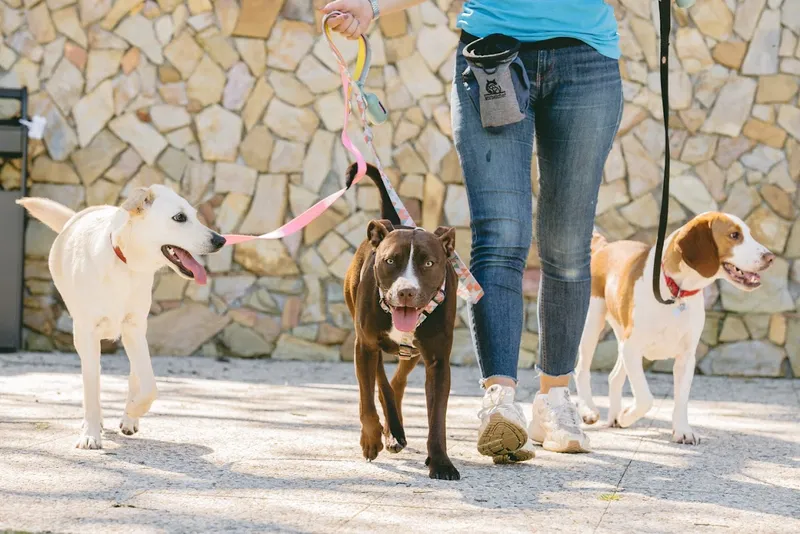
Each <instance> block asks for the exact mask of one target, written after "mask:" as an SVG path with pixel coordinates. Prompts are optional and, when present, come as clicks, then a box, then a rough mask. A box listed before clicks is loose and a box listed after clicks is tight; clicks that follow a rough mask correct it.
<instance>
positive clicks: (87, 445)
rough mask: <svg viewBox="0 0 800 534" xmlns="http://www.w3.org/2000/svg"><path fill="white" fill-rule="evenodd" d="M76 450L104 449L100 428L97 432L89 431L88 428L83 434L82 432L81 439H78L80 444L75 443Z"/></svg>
mask: <svg viewBox="0 0 800 534" xmlns="http://www.w3.org/2000/svg"><path fill="white" fill-rule="evenodd" d="M75 448H76V449H87V450H88V449H102V448H103V439H102V438H101V437H100V428H99V427H98V428H97V429H96V430H89V429H88V428H86V427H84V429H83V432H81V437H80V438H78V442H77V443H75Z"/></svg>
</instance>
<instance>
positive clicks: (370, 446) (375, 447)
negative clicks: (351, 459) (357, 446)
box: [361, 427, 383, 462]
mask: <svg viewBox="0 0 800 534" xmlns="http://www.w3.org/2000/svg"><path fill="white" fill-rule="evenodd" d="M375 430H377V432H376V431H375ZM375 430H372V431H370V430H368V429H366V428H362V429H361V452H362V453H363V454H364V458H366V459H367V460H368V461H370V462H371V461H372V460H374V459H375V458H377V457H378V453H379V452H381V450H383V443H382V440H381V437H382V436H381V431H380V427H378V428H377V429H375Z"/></svg>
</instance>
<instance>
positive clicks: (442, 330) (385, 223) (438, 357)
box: [344, 165, 460, 480]
mask: <svg viewBox="0 0 800 534" xmlns="http://www.w3.org/2000/svg"><path fill="white" fill-rule="evenodd" d="M355 172H356V168H355V165H353V166H351V167H350V168H349V169H348V179H347V185H348V187H349V186H350V185H351V184H352V181H353V178H354V177H355ZM367 174H368V175H369V177H370V178H371V179H372V181H373V182H374V183H375V185H376V186H377V187H378V190H379V191H380V196H381V217H382V220H373V221H371V222H370V223H369V226H368V227H367V239H366V240H365V241H364V242H363V243H362V244H361V246H359V248H358V251H357V252H356V255H355V257H354V258H353V262H352V263H351V264H350V268H349V269H348V270H347V275H346V276H345V283H344V296H345V301H346V302H347V306H348V308H349V309H350V313H351V315H352V316H353V322H354V324H355V331H356V340H355V366H356V376H357V378H358V387H359V391H360V401H359V413H360V418H361V449H362V452H363V454H364V458H366V459H367V460H370V461H372V460H374V459H375V458H376V457H377V456H378V453H379V452H380V450H381V449H382V448H383V442H382V441H383V438H385V440H386V448H387V449H388V450H389V451H391V452H400V451H401V450H402V449H403V448H404V447H405V446H406V437H405V431H404V430H403V415H402V409H401V404H402V401H403V393H404V391H405V387H406V380H407V377H408V375H409V373H410V372H411V371H412V370H413V369H414V367H415V366H416V365H417V363H418V362H419V360H420V359H422V360H424V362H425V398H426V402H427V407H428V423H429V428H428V458H427V460H426V461H425V464H426V465H427V466H428V469H429V475H430V477H431V478H436V479H442V480H458V479H459V478H460V475H459V473H458V470H457V469H456V468H455V467H454V466H453V463H452V462H451V461H450V458H449V457H448V456H447V440H446V429H445V419H446V417H447V401H448V398H449V396H450V350H451V348H452V345H453V328H454V325H455V317H456V298H457V297H456V286H457V284H458V278H457V276H456V273H455V270H454V269H453V267H452V266H451V265H450V262H449V261H448V257H449V256H450V255H451V254H452V253H453V250H454V248H455V230H454V229H453V228H446V227H439V228H437V229H436V231H435V232H433V233H431V232H426V231H425V230H423V229H421V228H410V227H407V226H402V225H401V223H400V218H399V217H398V215H397V213H396V212H395V210H394V208H393V207H392V203H391V200H390V199H389V196H388V194H387V192H386V188H385V186H384V184H383V181H382V180H381V177H380V174H379V172H378V169H376V168H375V167H373V166H371V165H368V168H367ZM382 352H386V353H389V354H397V355H398V356H399V358H400V362H399V364H398V366H397V371H396V372H395V374H394V377H393V378H392V381H391V384H390V383H389V380H388V378H387V377H386V371H385V369H384V367H383V356H382ZM376 378H377V383H378V389H379V396H380V400H381V404H382V405H383V411H384V416H385V426H382V425H381V423H380V419H379V418H378V412H377V410H376V407H375V383H376Z"/></svg>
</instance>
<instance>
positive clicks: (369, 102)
mask: <svg viewBox="0 0 800 534" xmlns="http://www.w3.org/2000/svg"><path fill="white" fill-rule="evenodd" d="M335 15H341V13H339V12H335V11H334V12H332V13H329V14H328V15H326V16H325V18H323V19H322V27H323V30H324V33H325V38H326V39H327V41H328V45H329V46H330V48H331V51H332V52H333V55H334V56H335V57H336V61H337V63H338V64H339V74H340V75H341V78H342V92H343V93H344V126H343V128H342V144H343V145H344V147H345V148H346V149H347V151H348V152H350V153H351V154H352V155H353V157H354V158H355V160H356V164H357V169H358V170H357V172H356V176H355V178H354V179H353V182H352V183H353V184H356V183H358V182H359V181H361V179H362V178H363V177H364V176H365V175H366V173H367V164H366V161H365V160H364V156H363V155H362V154H361V152H360V151H359V150H358V148H356V146H355V145H354V144H353V142H352V141H351V140H350V137H349V136H348V135H347V123H348V119H349V117H350V111H351V103H350V102H351V98H350V97H351V94H352V93H353V92H354V93H355V99H356V104H357V106H358V110H359V118H360V119H361V126H362V129H363V131H364V141H365V143H366V144H367V146H368V147H369V149H370V151H371V152H372V156H373V157H374V159H375V167H376V168H377V169H378V172H379V173H380V175H381V180H383V184H384V186H385V187H386V192H387V193H388V194H389V198H390V199H391V201H392V206H394V209H395V211H396V212H397V215H398V216H399V218H400V221H401V222H402V224H403V225H404V226H410V227H412V228H416V226H417V225H416V224H414V220H413V219H412V218H411V216H410V215H409V213H408V210H407V209H406V207H405V206H404V205H403V202H402V201H401V200H400V197H399V196H398V194H397V192H396V191H395V190H394V187H392V183H391V182H390V181H389V179H388V178H387V177H386V173H385V172H384V171H383V166H382V165H381V161H380V158H379V157H378V152H377V151H376V150H375V145H374V144H373V141H372V139H373V136H372V128H371V127H370V125H369V123H370V119H371V120H372V122H375V123H378V124H379V123H380V122H383V121H384V120H385V119H386V110H385V109H384V108H383V106H382V105H381V104H380V102H379V101H378V99H377V97H376V95H374V94H372V93H367V92H366V91H365V90H364V83H365V81H366V78H367V73H368V72H369V61H370V48H369V41H368V40H367V38H366V36H364V35H362V36H361V38H360V39H359V41H358V57H357V59H356V80H357V81H353V78H352V77H351V76H350V72H349V71H348V70H347V62H346V61H345V60H344V57H343V56H342V54H341V52H339V49H338V48H337V47H336V45H335V44H334V43H333V39H332V36H331V30H330V28H329V27H328V19H329V18H330V17H332V16H335ZM354 86H355V88H356V90H355V91H352V88H353V87H354ZM347 189H348V188H347V187H344V188H342V189H340V190H339V191H336V192H335V193H333V194H331V195H328V196H327V197H325V198H323V199H322V200H320V201H319V202H317V203H316V204H314V205H313V206H311V207H310V208H308V209H307V210H306V211H304V212H303V213H301V214H300V215H298V216H297V217H295V218H294V219H292V220H291V221H289V222H287V223H286V224H284V225H283V226H281V227H280V228H278V229H277V230H273V231H272V232H269V233H266V234H262V235H258V236H251V235H238V234H229V235H225V236H224V237H225V239H226V243H225V244H226V245H235V244H238V243H245V242H247V241H252V240H255V239H281V238H284V237H286V236H288V235H291V234H293V233H295V232H298V231H300V230H302V229H303V228H305V227H306V226H307V225H308V224H309V223H311V222H312V221H313V220H314V219H316V218H317V217H319V216H320V215H321V214H322V213H323V212H324V211H325V210H327V209H328V208H329V207H331V206H332V205H333V203H334V202H336V201H337V200H338V199H339V198H340V197H341V196H342V195H344V193H345V192H346V191H347ZM449 261H450V264H451V265H452V266H453V269H455V272H456V274H457V275H458V291H457V294H458V296H459V297H461V298H463V299H464V300H466V301H467V302H469V303H471V304H475V303H476V302H478V301H479V300H480V299H481V297H483V289H482V288H481V286H480V284H479V283H478V281H477V280H475V277H474V276H473V275H472V273H471V272H470V270H469V268H468V267H467V266H466V264H465V263H464V262H463V261H462V260H461V258H460V257H459V256H458V253H457V252H455V251H454V252H453V254H452V256H450V258H449Z"/></svg>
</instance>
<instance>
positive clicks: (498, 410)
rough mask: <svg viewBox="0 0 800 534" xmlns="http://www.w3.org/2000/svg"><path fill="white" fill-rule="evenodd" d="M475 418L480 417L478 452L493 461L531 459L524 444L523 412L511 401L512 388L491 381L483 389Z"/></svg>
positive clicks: (529, 449)
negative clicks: (492, 383)
mask: <svg viewBox="0 0 800 534" xmlns="http://www.w3.org/2000/svg"><path fill="white" fill-rule="evenodd" d="M478 417H479V418H480V420H481V426H480V429H479V430H478V452H480V453H481V454H483V455H484V456H492V459H493V461H494V463H511V462H523V461H525V460H530V459H531V458H533V456H534V453H533V447H531V446H530V444H529V443H528V432H527V431H526V430H525V427H526V426H527V421H525V414H524V413H522V409H521V408H520V407H519V406H517V405H516V404H515V403H514V388H512V387H508V386H501V385H499V384H495V385H493V386H491V387H490V388H489V389H487V390H486V394H485V395H484V396H483V408H481V410H480V411H479V412H478ZM526 444H527V445H528V446H527V447H526Z"/></svg>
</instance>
